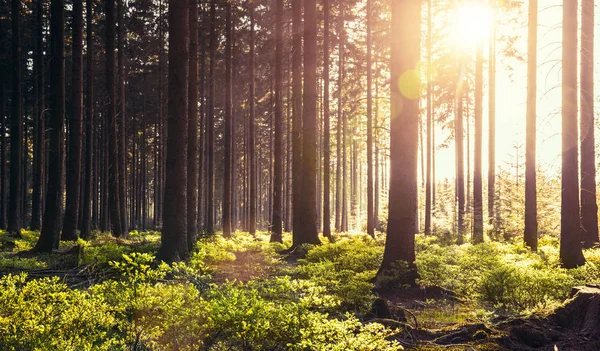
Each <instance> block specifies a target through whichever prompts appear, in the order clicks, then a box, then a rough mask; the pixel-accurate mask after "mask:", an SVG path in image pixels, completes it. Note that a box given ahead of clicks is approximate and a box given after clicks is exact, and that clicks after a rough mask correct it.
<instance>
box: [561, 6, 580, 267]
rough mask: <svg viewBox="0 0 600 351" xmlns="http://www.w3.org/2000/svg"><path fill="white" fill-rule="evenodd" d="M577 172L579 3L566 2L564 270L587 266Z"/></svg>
mask: <svg viewBox="0 0 600 351" xmlns="http://www.w3.org/2000/svg"><path fill="white" fill-rule="evenodd" d="M578 168H579V167H578V150H577V2H576V1H570V0H563V43H562V196H561V207H560V217H561V219H560V224H561V228H560V259H561V262H562V265H563V266H564V267H565V268H574V267H577V266H581V265H584V264H585V258H584V257H583V252H582V250H581V232H580V230H581V228H580V217H579V180H578Z"/></svg>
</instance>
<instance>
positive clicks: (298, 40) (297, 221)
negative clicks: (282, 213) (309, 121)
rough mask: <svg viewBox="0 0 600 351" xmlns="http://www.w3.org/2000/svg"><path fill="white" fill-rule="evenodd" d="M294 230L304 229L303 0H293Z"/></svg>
mask: <svg viewBox="0 0 600 351" xmlns="http://www.w3.org/2000/svg"><path fill="white" fill-rule="evenodd" d="M292 33H293V34H292V118H293V125H292V139H293V142H292V171H293V175H294V178H293V179H292V222H293V224H292V232H293V236H294V237H295V236H296V235H297V234H298V232H300V231H301V230H302V226H303V224H304V213H303V211H302V203H303V202H302V197H303V195H304V194H303V193H302V175H303V173H302V151H303V150H302V149H303V148H302V131H303V127H302V123H303V118H302V113H303V111H302V102H303V101H302V0H292Z"/></svg>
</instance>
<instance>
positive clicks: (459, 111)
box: [454, 62, 465, 244]
mask: <svg viewBox="0 0 600 351" xmlns="http://www.w3.org/2000/svg"><path fill="white" fill-rule="evenodd" d="M462 67H463V64H462V62H460V63H459V65H458V68H459V70H461V69H462ZM456 93H457V94H456V95H457V96H456V104H457V108H456V116H455V118H454V122H455V123H454V134H455V137H456V141H455V142H456V200H457V202H458V209H457V211H458V225H457V234H458V235H457V236H458V238H457V239H458V243H459V244H462V243H463V234H464V230H465V225H464V218H465V151H464V148H463V146H464V142H463V140H464V129H463V121H464V118H463V82H462V81H461V80H459V81H458V84H457V88H456Z"/></svg>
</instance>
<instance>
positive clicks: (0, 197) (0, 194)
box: [0, 80, 7, 229]
mask: <svg viewBox="0 0 600 351" xmlns="http://www.w3.org/2000/svg"><path fill="white" fill-rule="evenodd" d="M4 96H5V90H4V80H0V132H2V135H0V142H1V143H2V147H1V148H0V229H6V207H7V206H6V205H7V203H6V195H7V190H6V134H7V133H6V132H7V131H6V98H5V97H4Z"/></svg>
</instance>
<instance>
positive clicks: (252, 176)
mask: <svg viewBox="0 0 600 351" xmlns="http://www.w3.org/2000/svg"><path fill="white" fill-rule="evenodd" d="M248 11H250V77H249V79H250V87H249V94H250V96H249V97H248V99H249V100H250V121H249V125H248V134H249V136H248V158H249V159H248V164H249V167H250V169H249V182H250V193H249V202H250V213H249V214H248V217H249V218H248V221H249V223H248V231H249V232H250V234H252V235H255V234H256V213H257V212H256V201H257V199H256V175H257V173H256V156H255V149H256V146H255V145H256V132H255V126H256V87H255V84H254V75H255V73H254V66H255V53H254V4H253V3H252V2H250V3H249V4H248Z"/></svg>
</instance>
